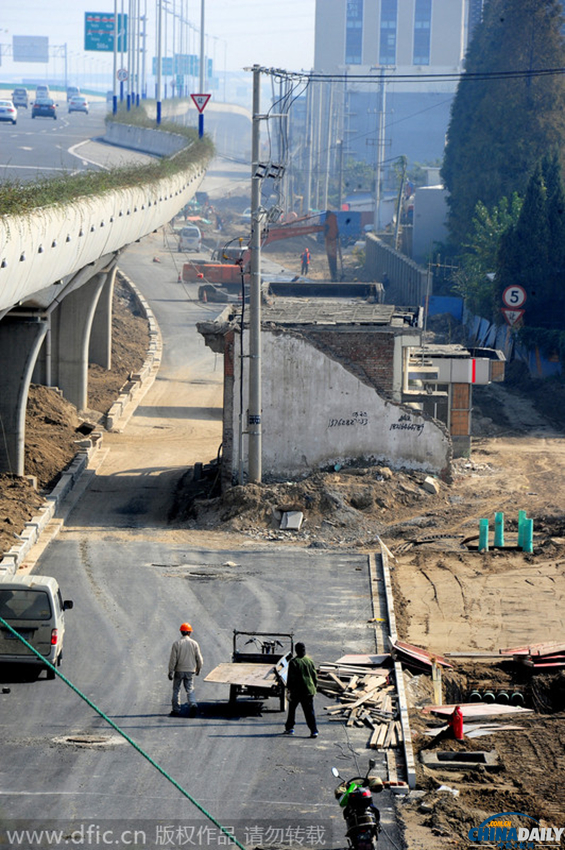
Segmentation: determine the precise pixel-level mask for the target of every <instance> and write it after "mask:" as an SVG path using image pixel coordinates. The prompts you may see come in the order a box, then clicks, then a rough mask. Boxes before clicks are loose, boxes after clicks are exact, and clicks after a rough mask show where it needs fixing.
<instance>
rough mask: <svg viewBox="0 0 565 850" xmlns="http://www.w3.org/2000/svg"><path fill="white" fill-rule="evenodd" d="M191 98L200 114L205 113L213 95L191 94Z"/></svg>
mask: <svg viewBox="0 0 565 850" xmlns="http://www.w3.org/2000/svg"><path fill="white" fill-rule="evenodd" d="M190 96H191V98H192V99H193V101H194V105H195V107H196V108H197V110H198V111H199V112H204V109H205V108H206V104H207V103H208V101H209V100H210V98H211V97H212V95H211V94H191V95H190Z"/></svg>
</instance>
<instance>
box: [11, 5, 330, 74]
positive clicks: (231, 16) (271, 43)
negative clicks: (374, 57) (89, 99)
mask: <svg viewBox="0 0 565 850" xmlns="http://www.w3.org/2000/svg"><path fill="white" fill-rule="evenodd" d="M181 2H182V8H183V10H185V11H186V9H188V19H189V20H190V21H191V22H192V23H194V25H195V27H196V28H199V26H200V7H201V0H163V8H165V5H166V6H167V7H168V8H169V9H171V10H172V9H173V4H174V8H175V9H176V11H177V13H180V10H181ZM121 3H122V0H118V12H119V11H121ZM140 3H141V10H142V12H143V9H144V5H145V4H146V5H147V18H148V40H147V47H148V56H149V59H150V60H151V58H152V57H153V55H154V53H155V19H156V6H157V2H156V0H140ZM123 5H124V11H125V12H126V13H127V10H128V0H123ZM113 9H114V0H1V3H0V44H1V45H2V69H0V75H1V74H2V73H3V74H6V75H8V74H9V75H10V76H12V75H14V74H17V75H19V76H22V77H23V76H31V75H37V76H38V77H45V76H47V73H46V70H47V69H46V68H45V65H41V64H37V63H34V64H33V65H24V64H22V63H13V62H12V60H11V57H9V56H7V55H6V47H7V46H11V44H12V36H13V35H26V36H48V37H49V44H50V47H52V48H53V47H55V46H60V45H64V44H66V45H67V51H68V54H69V57H70V70H71V73H72V70H73V64H74V66H75V67H76V68H77V69H80V68H81V65H82V67H84V66H85V64H86V67H88V64H89V63H90V64H92V62H93V61H96V63H97V65H98V66H99V67H103V66H104V65H105V64H106V63H108V66H109V67H111V61H110V59H109V55H108V54H105V55H101V54H92V53H87V54H84V13H85V12H112V11H113ZM205 9H206V23H205V31H206V33H207V34H208V36H209V38H208V45H207V52H208V55H209V56H210V57H213V58H215V61H216V67H217V69H218V71H219V72H221V71H223V69H224V62H225V65H226V67H227V70H228V71H235V70H238V69H241V68H243V67H245V66H249V65H253V64H255V63H258V64H260V65H266V66H274V67H279V68H287V69H289V70H301V69H309V68H311V67H312V63H313V59H314V12H315V0H206V5H205ZM166 17H167V18H168V25H167V26H168V34H169V43H170V42H171V40H172V16H171V15H168V16H166ZM177 26H178V23H177ZM191 32H192V34H191V36H190V37H191V38H192V39H193V41H194V46H192V47H191V49H190V50H189V52H199V46H197V45H198V38H199V36H198V34H197V33H196V31H195V30H194V29H193V30H192V31H191ZM52 52H56V51H52ZM61 52H62V51H61ZM170 52H171V51H170V50H169V53H170ZM93 57H96V60H94V58H93ZM51 63H55V64H54V66H53V64H52V67H51V68H50V69H49V71H50V73H51V72H55V73H59V72H60V71H59V69H60V65H61V60H60V59H59V58H57V57H55V58H53V59H52V60H51Z"/></svg>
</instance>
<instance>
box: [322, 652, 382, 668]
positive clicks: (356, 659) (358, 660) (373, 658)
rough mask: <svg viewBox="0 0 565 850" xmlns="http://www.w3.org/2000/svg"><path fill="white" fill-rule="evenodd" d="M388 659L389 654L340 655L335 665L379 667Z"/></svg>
mask: <svg viewBox="0 0 565 850" xmlns="http://www.w3.org/2000/svg"><path fill="white" fill-rule="evenodd" d="M389 659H390V653H385V654H384V655H365V654H359V655H355V654H350V655H342V656H341V658H338V659H337V661H336V662H335V663H336V664H337V665H345V666H347V665H348V664H354V665H357V664H362V665H368V666H371V667H381V666H382V665H383V664H384V663H385V662H386V661H388V660H389Z"/></svg>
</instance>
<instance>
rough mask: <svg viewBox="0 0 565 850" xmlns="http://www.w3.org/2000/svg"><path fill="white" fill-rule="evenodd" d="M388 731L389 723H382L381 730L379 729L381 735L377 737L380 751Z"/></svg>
mask: <svg viewBox="0 0 565 850" xmlns="http://www.w3.org/2000/svg"><path fill="white" fill-rule="evenodd" d="M387 731H388V724H387V723H381V725H380V729H379V735H378V737H377V748H378V749H379V750H380V749H381V748H382V746H383V744H384V740H385V738H386V733H387Z"/></svg>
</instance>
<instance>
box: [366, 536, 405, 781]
mask: <svg viewBox="0 0 565 850" xmlns="http://www.w3.org/2000/svg"><path fill="white" fill-rule="evenodd" d="M380 557H381V569H382V577H383V584H384V592H385V599H386V609H387V618H388V626H389V635H390V637H389V640H390V641H392V643H395V642H396V640H397V638H398V635H397V632H396V617H395V614H394V597H393V594H392V581H391V577H390V567H389V564H388V555H387V553H386V550H385V548H384V547H381V556H380ZM370 559H371V560H373V559H374V560H376V559H375V556H374V555H371V556H370ZM374 569H375V571H376V564H375V567H374ZM373 598H374V594H373ZM389 648H390V647H386V648H385V649H384V650H383V649H382V648H380V649H379V651H381V652H382V651H386V649H389ZM394 677H395V682H396V693H397V696H398V708H399V711H400V725H401V727H402V741H403V747H404V760H405V763H406V779H407V782H408V787H409V788H410V789H413V788H415V787H416V764H415V761H414V749H413V747H412V733H411V731H410V719H409V716H408V703H407V700H406V689H405V687H404V677H403V673H402V665H401V664H400V662H399V661H395V662H394Z"/></svg>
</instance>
